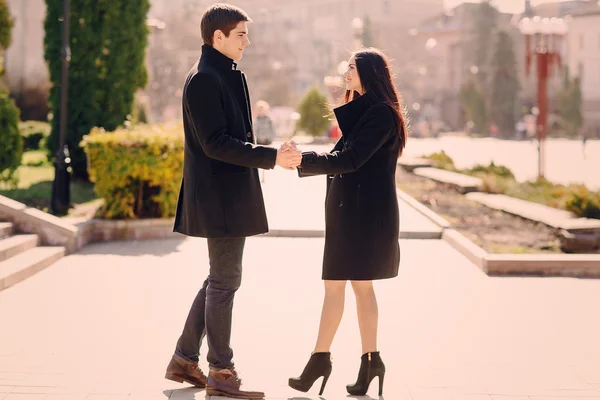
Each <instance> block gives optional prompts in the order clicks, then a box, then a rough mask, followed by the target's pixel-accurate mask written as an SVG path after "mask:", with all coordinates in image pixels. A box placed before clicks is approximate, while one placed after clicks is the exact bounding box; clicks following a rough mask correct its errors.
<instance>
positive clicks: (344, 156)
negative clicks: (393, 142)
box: [298, 104, 395, 175]
mask: <svg viewBox="0 0 600 400" xmlns="http://www.w3.org/2000/svg"><path fill="white" fill-rule="evenodd" d="M364 118H365V121H366V122H365V123H364V126H363V127H362V128H360V130H359V132H357V133H356V136H355V137H353V138H351V140H350V141H349V142H348V143H347V144H346V148H345V149H343V150H341V151H333V152H332V153H325V154H319V155H318V154H317V153H315V152H313V151H311V152H305V153H302V163H301V164H300V167H298V170H299V171H300V174H309V175H322V174H345V173H350V172H354V171H356V170H357V169H359V168H360V167H362V166H363V164H364V163H366V162H367V161H368V160H369V159H370V158H371V157H372V156H373V154H375V152H376V151H377V150H379V148H380V147H381V146H382V145H383V144H384V143H385V142H386V141H387V140H388V139H389V138H390V135H391V134H392V127H393V126H394V124H395V123H394V116H393V114H392V110H391V109H390V108H389V107H388V106H387V105H385V104H381V105H376V106H373V107H372V108H371V109H370V110H368V111H367V114H366V115H365V117H364Z"/></svg>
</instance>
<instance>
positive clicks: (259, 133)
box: [254, 100, 275, 146]
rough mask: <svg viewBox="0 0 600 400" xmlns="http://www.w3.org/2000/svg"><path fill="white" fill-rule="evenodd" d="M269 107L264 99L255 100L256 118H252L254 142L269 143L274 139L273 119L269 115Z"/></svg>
mask: <svg viewBox="0 0 600 400" xmlns="http://www.w3.org/2000/svg"><path fill="white" fill-rule="evenodd" d="M270 109H271V107H270V106H269V103H267V102H266V101H263V100H260V101H258V102H256V118H255V119H254V133H255V134H256V142H257V143H258V144H260V145H267V146H268V145H270V144H271V143H273V140H274V139H275V128H274V127H273V120H272V119H271V117H270V116H269V111H270Z"/></svg>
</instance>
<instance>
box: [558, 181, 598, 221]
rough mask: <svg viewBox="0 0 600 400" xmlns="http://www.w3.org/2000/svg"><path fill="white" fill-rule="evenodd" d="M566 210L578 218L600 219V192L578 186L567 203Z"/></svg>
mask: <svg viewBox="0 0 600 400" xmlns="http://www.w3.org/2000/svg"><path fill="white" fill-rule="evenodd" d="M565 209H566V210H568V211H571V212H572V213H573V214H575V215H577V216H578V217H585V218H596V219H600V192H592V191H590V190H588V189H587V188H586V187H585V186H583V185H578V186H577V187H576V188H574V189H573V191H572V192H571V193H570V195H569V197H568V199H567V201H566V202H565Z"/></svg>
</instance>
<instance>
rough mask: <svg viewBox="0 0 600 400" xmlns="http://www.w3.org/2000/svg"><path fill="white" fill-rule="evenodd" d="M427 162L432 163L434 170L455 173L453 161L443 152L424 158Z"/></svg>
mask: <svg viewBox="0 0 600 400" xmlns="http://www.w3.org/2000/svg"><path fill="white" fill-rule="evenodd" d="M423 158H426V159H428V160H431V161H433V165H434V167H436V168H440V169H446V170H448V171H456V167H455V166H454V160H452V158H450V156H448V154H446V152H444V150H442V151H440V152H439V153H433V154H430V155H428V156H424V157H423Z"/></svg>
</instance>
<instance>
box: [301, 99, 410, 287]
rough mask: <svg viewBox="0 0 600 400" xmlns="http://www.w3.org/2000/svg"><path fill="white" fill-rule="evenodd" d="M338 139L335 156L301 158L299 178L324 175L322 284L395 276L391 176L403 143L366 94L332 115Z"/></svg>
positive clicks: (387, 113) (384, 110)
mask: <svg viewBox="0 0 600 400" xmlns="http://www.w3.org/2000/svg"><path fill="white" fill-rule="evenodd" d="M334 112H335V115H336V118H337V120H338V123H339V125H340V128H341V131H342V138H340V140H339V141H338V142H337V143H336V145H335V147H334V149H333V151H332V152H331V153H327V154H321V155H317V154H316V153H314V152H307V153H303V155H302V164H301V165H300V167H299V168H298V171H299V175H300V176H301V177H303V176H311V175H320V174H327V175H328V179H327V195H326V200H325V220H326V223H325V226H326V230H325V254H324V259H323V279H325V280H375V279H387V278H392V277H395V276H397V275H398V267H399V264H400V248H399V245H398V235H399V215H398V214H399V212H398V200H397V197H396V184H395V173H396V164H397V161H398V154H399V150H400V146H401V140H400V137H399V135H398V128H397V123H396V120H395V118H394V112H393V110H392V108H391V107H389V106H388V105H387V104H385V103H384V102H383V101H380V100H378V99H376V98H375V97H374V96H372V95H370V94H369V93H366V94H365V95H363V96H361V97H359V98H357V99H355V100H353V101H351V102H349V103H347V104H345V105H343V106H341V107H339V108H336V109H335V110H334Z"/></svg>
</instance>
